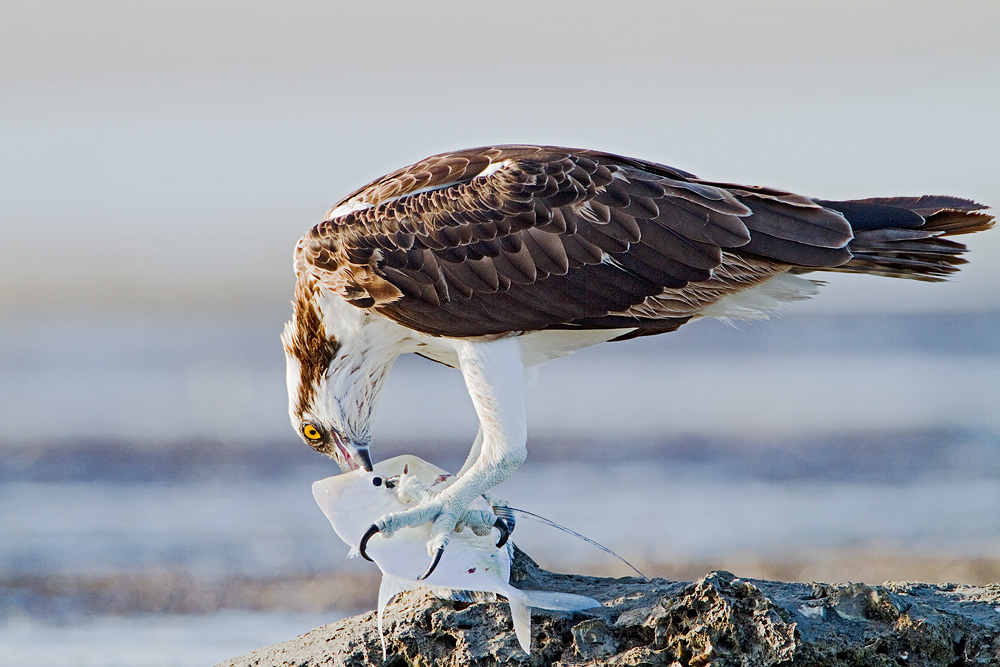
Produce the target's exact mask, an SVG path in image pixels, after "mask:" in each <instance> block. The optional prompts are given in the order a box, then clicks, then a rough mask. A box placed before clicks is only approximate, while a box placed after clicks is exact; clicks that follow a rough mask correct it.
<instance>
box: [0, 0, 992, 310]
mask: <svg viewBox="0 0 1000 667" xmlns="http://www.w3.org/2000/svg"><path fill="white" fill-rule="evenodd" d="M0 15H2V16H3V20H2V21H0V100H2V105H0V219H2V222H0V317H16V316H19V315H21V314H23V313H26V312H29V311H35V310H37V309H39V308H43V309H48V310H53V309H61V308H67V307H78V308H81V309H86V310H90V309H98V310H100V309H111V310H114V309H120V308H129V309H136V308H139V309H142V308H151V309H165V308H171V307H179V306H184V307H192V308H212V309H218V310H222V311H230V310H231V311H244V310H247V309H251V310H262V311H265V312H268V313H270V312H276V313H282V314H284V313H285V311H287V309H288V306H287V304H288V299H289V298H290V293H291V285H292V274H291V268H290V257H291V251H292V247H293V245H294V243H295V241H296V239H297V238H298V237H299V236H301V235H302V234H303V233H304V232H305V231H306V230H307V229H308V228H309V227H310V226H311V225H312V224H315V223H316V222H318V221H319V220H320V219H321V217H322V215H323V213H324V212H325V211H326V209H327V208H328V207H329V206H331V205H332V204H333V203H335V202H336V201H337V200H338V199H339V198H340V197H341V196H343V195H344V194H346V193H348V192H350V191H351V190H353V189H354V188H356V187H357V186H359V185H361V184H363V183H365V182H367V181H369V180H370V179H372V178H374V177H376V176H378V175H380V174H382V173H385V172H388V171H391V170H393V169H395V168H397V167H400V166H402V165H404V164H408V163H410V162H413V161H415V160H418V159H420V158H422V157H424V156H426V155H429V154H432V153H437V152H441V151H444V150H449V149H455V148H461V147H468V146H476V145H484V144H492V143H514V142H524V143H527V142H537V143H548V144H556V145H568V146H578V147H588V148H598V149H603V150H608V151H614V152H620V153H623V154H627V155H633V156H637V157H642V158H645V159H650V160H655V161H659V162H662V163H665V164H669V165H673V166H676V167H680V168H682V169H685V170H688V171H692V172H694V173H696V174H698V175H700V176H703V177H706V178H711V179H718V180H729V181H736V182H743V183H753V184H765V185H771V186H775V187H781V188H786V189H789V190H793V191H798V192H802V193H804V194H809V195H813V196H820V197H825V198H831V199H836V198H852V197H866V196H879V195H896V194H912V195H917V194H951V195H958V196H963V197H969V198H972V199H976V200H979V201H982V202H984V203H992V204H995V205H996V204H998V202H1000V178H998V177H1000V167H998V158H1000V130H998V129H997V121H996V119H997V118H1000V39H998V34H997V33H998V28H997V26H1000V3H997V2H995V1H992V0H984V1H980V2H962V3H955V2H914V1H909V2H879V3H871V2H843V1H838V2H797V1H791V0H786V1H782V2H769V3H736V2H732V3H726V2H722V3H672V2H645V3H642V2H635V3H617V4H614V5H611V4H609V3H603V2H504V3H469V2H453V3H445V2H421V3H378V2H370V3H360V2H359V3H351V4H350V5H344V6H341V5H338V4H336V3H331V2H320V1H315V2H302V1H300V2H283V3H280V4H279V3H271V2H246V1H241V2H235V1H228V2H211V1H208V2H175V3H133V2H124V1H122V2H111V1H99V0H98V1H95V2H89V3H79V2H35V1H23V2H9V1H8V2H3V3H0ZM967 242H968V243H969V245H970V246H971V247H972V249H973V252H972V253H971V256H970V259H971V264H970V265H969V266H968V267H967V268H966V269H965V270H963V272H962V273H961V274H960V275H959V276H958V277H957V278H956V279H955V280H954V281H953V282H952V283H951V284H949V285H947V286H928V285H923V284H917V283H912V282H910V281H891V280H885V279H882V280H876V279H871V278H867V279H866V278H860V279H859V278H857V277H851V276H844V277H841V276H834V277H832V278H831V280H830V282H831V283H832V284H831V285H830V286H829V287H828V288H827V289H826V290H825V292H824V293H823V294H821V295H820V297H818V298H817V299H815V300H813V302H811V303H810V304H807V305H804V306H801V307H799V308H800V309H802V308H805V309H809V308H812V309H816V311H817V312H820V311H831V310H832V311H837V310H843V311H849V310H882V309H886V310H943V309H970V308H971V309H980V308H986V309H994V310H995V309H997V308H998V307H1000V289H998V288H1000V232H993V233H988V234H981V235H977V236H976V237H971V238H968V239H967ZM806 312H808V311H806Z"/></svg>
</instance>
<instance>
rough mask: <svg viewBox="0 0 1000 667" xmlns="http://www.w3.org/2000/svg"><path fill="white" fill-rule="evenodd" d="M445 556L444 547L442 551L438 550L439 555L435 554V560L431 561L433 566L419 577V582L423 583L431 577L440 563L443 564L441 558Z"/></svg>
mask: <svg viewBox="0 0 1000 667" xmlns="http://www.w3.org/2000/svg"><path fill="white" fill-rule="evenodd" d="M443 555H444V547H441V548H440V549H438V550H437V553H436V554H434V560H433V561H431V566H430V567H429V568H427V571H426V572H424V573H423V574H422V575H420V576H419V577H417V581H423V580H424V579H426V578H427V577H429V576H431V572H433V571H434V568H436V567H437V566H438V563H440V562H441V556H443Z"/></svg>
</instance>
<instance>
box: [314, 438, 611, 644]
mask: <svg viewBox="0 0 1000 667" xmlns="http://www.w3.org/2000/svg"><path fill="white" fill-rule="evenodd" d="M454 480H455V477H454V476H452V475H451V474H449V473H448V472H446V471H444V470H442V469H441V468H438V467H437V466H435V465H433V464H431V463H428V462H427V461H424V460H423V459H421V458H419V457H416V456H412V455H403V456H397V457H394V458H391V459H387V460H385V461H382V462H380V463H377V464H376V465H375V466H373V469H372V471H371V472H367V471H365V470H361V469H359V470H351V471H348V472H345V473H342V474H340V475H334V476H333V477H327V478H326V479H321V480H319V481H317V482H314V483H313V486H312V491H313V497H314V498H315V499H316V503H317V504H318V505H319V508H320V509H321V510H322V511H323V514H325V515H326V518H327V519H329V521H330V524H331V525H332V526H333V529H334V531H335V532H336V533H337V535H338V536H339V537H340V539H342V540H343V541H344V542H345V543H347V545H348V546H350V547H351V552H350V554H349V557H354V556H357V555H358V554H359V553H360V551H359V546H360V543H361V539H362V537H363V536H364V534H365V531H366V530H367V529H368V528H369V526H371V525H372V523H374V521H375V520H376V519H378V518H379V517H381V516H383V515H385V514H387V513H389V512H399V511H402V510H405V509H407V508H408V507H411V506H414V505H415V504H416V503H418V502H420V500H421V498H423V497H426V495H427V494H436V493H439V492H440V491H443V490H444V489H445V488H447V487H448V485H450V484H451V483H452V482H454ZM470 509H471V510H481V511H491V507H490V505H489V503H487V502H486V500H485V499H484V498H482V497H480V498H477V499H476V502H474V503H473V505H472V506H471V507H470ZM430 531H431V526H430V524H423V525H419V526H414V527H408V528H403V529H401V530H399V531H397V532H396V533H395V534H394V535H393V536H392V537H389V538H386V537H383V536H382V535H379V534H376V535H375V536H374V537H372V538H371V539H370V541H369V542H368V545H367V548H366V553H367V554H368V555H369V556H370V557H371V559H372V560H374V561H375V564H376V565H378V567H379V569H380V570H381V571H382V581H381V584H380V585H379V593H378V631H379V635H380V637H381V639H382V657H383V659H385V658H386V656H387V646H386V640H385V634H384V632H383V626H382V619H383V616H384V612H385V608H386V606H387V605H388V604H389V602H391V601H392V599H393V598H394V597H395V596H396V595H398V594H399V593H402V592H404V591H408V590H413V589H417V588H425V589H428V590H429V591H430V592H431V593H432V594H434V595H436V596H437V597H440V598H444V599H449V600H459V601H469V602H474V601H482V600H496V595H502V596H503V597H505V598H506V599H507V602H508V604H509V605H510V613H511V618H512V619H513V623H514V634H515V635H516V636H517V641H518V643H519V644H520V646H521V649H522V650H524V652H525V653H528V654H530V653H531V608H532V607H534V608H537V609H548V610H553V611H582V610H584V609H592V608H594V607H599V606H601V603H600V601H598V600H596V599H594V598H591V597H587V596H585V595H577V594H574V593H560V592H556V591H529V590H521V589H519V588H515V587H514V586H512V585H511V584H510V564H511V556H512V554H513V543H512V542H510V541H508V542H507V543H506V544H504V545H503V546H501V547H499V548H498V547H497V545H496V538H495V537H493V536H491V535H476V534H475V533H473V532H472V530H470V529H468V528H466V529H463V530H461V531H458V532H456V533H454V534H453V535H452V536H451V540H450V542H449V543H448V549H447V550H445V552H444V554H443V556H442V557H441V562H440V563H438V566H437V568H435V569H434V571H433V572H432V573H431V574H430V575H429V576H427V577H426V578H425V579H423V580H418V579H417V578H418V577H419V576H421V569H422V566H423V564H424V561H425V560H426V558H427V540H428V539H429V537H430Z"/></svg>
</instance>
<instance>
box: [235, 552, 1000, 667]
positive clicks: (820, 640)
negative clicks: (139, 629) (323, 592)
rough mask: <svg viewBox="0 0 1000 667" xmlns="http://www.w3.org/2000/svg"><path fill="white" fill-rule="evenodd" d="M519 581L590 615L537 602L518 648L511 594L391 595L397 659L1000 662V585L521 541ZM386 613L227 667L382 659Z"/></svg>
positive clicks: (328, 628)
mask: <svg viewBox="0 0 1000 667" xmlns="http://www.w3.org/2000/svg"><path fill="white" fill-rule="evenodd" d="M514 565H515V567H514V572H513V573H512V576H511V580H512V581H513V582H514V583H515V584H516V585H518V586H519V587H521V588H526V589H532V588H537V589H545V590H558V591H566V592H571V593H579V594H583V595H590V596H593V597H596V598H598V599H600V600H601V601H602V602H603V603H604V606H603V607H602V608H599V609H594V610H588V611H586V612H579V613H572V614H571V613H557V612H545V611H541V610H534V612H533V615H532V652H531V655H530V656H528V655H526V654H525V653H524V652H523V651H521V650H520V648H519V647H518V644H517V640H516V638H515V637H514V631H513V627H512V625H511V620H510V613H509V611H508V607H507V605H506V604H505V603H487V602H481V603H475V604H461V603H454V602H448V601H444V600H439V599H437V598H435V597H433V596H431V595H429V594H428V593H424V592H420V591H411V592H409V593H404V594H403V595H400V596H399V597H398V598H397V599H396V601H394V602H393V603H392V604H390V605H389V608H388V609H387V611H386V618H385V633H386V640H387V641H388V645H389V657H388V660H387V661H386V662H385V663H384V664H385V665H386V666H387V667H394V666H403V665H414V666H424V665H427V666H430V665H441V666H446V667H451V666H455V667H457V666H459V665H498V664H512V665H522V666H524V667H528V666H534V665H558V666H565V667H569V666H570V665H587V666H597V665H663V666H665V667H666V666H670V667H673V666H691V667H696V666H707V665H711V666H713V667H728V666H730V665H732V666H740V667H756V666H758V665H783V666H786V665H787V666H791V665H809V666H810V667H813V666H815V667H822V666H825V665H830V666H833V665H836V666H838V667H840V666H845V667H846V666H848V665H859V666H860V665H864V666H866V667H869V666H888V665H892V666H894V667H899V666H901V665H902V666H912V667H923V666H928V667H930V666H932V665H933V666H938V665H970V666H971V665H1000V584H993V585H990V586H965V585H957V584H945V585H933V584H920V583H893V582H888V583H886V584H883V585H881V586H867V585H864V584H848V585H831V584H798V583H782V582H774V581H759V580H748V579H740V578H738V577H736V576H734V575H732V574H730V573H728V572H712V573H710V574H708V575H706V576H705V577H704V578H702V579H700V580H699V581H696V582H694V583H678V582H671V581H666V580H663V579H654V580H651V581H646V580H643V579H639V578H623V579H602V578H597V577H582V576H576V575H565V574H554V573H551V572H546V571H544V570H542V569H540V568H539V567H538V566H537V565H536V564H535V563H534V562H533V561H532V560H531V559H530V558H528V557H527V556H525V555H524V554H523V553H521V552H517V556H516V558H515V564H514ZM382 664H383V662H382V644H381V640H380V638H379V633H378V629H377V627H376V619H375V613H374V612H369V613H367V614H364V615H361V616H356V617H354V618H349V619H345V620H343V621H341V622H339V623H333V624H331V625H325V626H322V627H319V628H316V629H314V630H313V631H311V632H309V633H307V634H305V635H302V636H301V637H298V638H296V639H292V640H290V641H287V642H284V643H282V644H276V645H274V646H269V647H267V648H262V649H260V650H258V651H255V652H253V653H251V654H249V655H246V656H243V657H241V658H234V659H232V660H230V661H228V662H225V663H222V665H220V666H219V667H267V666H271V665H275V666H278V665H287V666H289V667H292V666H294V667H311V666H314V665H337V666H340V665H343V666H345V667H353V666H359V667H360V666H361V665H382Z"/></svg>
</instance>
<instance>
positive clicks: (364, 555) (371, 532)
mask: <svg viewBox="0 0 1000 667" xmlns="http://www.w3.org/2000/svg"><path fill="white" fill-rule="evenodd" d="M377 532H379V531H378V526H376V525H375V524H374V523H373V524H372V525H371V526H369V527H368V530H366V531H365V534H364V536H363V537H362V538H361V544H359V545H358V551H360V552H361V557H362V558H364V559H365V560H368V561H370V560H372V558H371V556H369V555H368V551H367V550H368V540H370V539H371V538H372V536H373V535H375V534H376V533H377ZM372 562H374V561H372Z"/></svg>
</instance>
